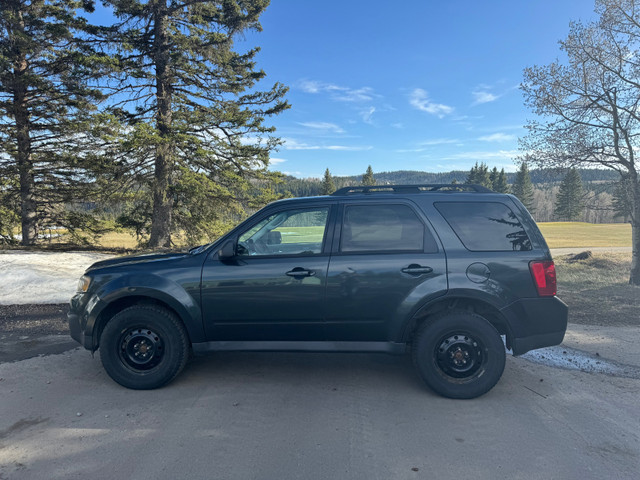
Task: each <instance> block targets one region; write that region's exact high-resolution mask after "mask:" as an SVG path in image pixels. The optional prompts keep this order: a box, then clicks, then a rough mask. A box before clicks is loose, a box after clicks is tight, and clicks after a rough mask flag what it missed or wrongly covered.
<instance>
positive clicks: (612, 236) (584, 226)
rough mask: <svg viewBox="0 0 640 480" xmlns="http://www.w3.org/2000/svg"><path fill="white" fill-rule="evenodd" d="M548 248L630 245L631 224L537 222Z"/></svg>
mask: <svg viewBox="0 0 640 480" xmlns="http://www.w3.org/2000/svg"><path fill="white" fill-rule="evenodd" d="M538 227H540V230H541V231H542V234H543V235H544V238H545V239H546V240H547V244H548V245H549V248H571V247H585V248H587V247H630V246H631V225H629V224H628V223H601V224H593V223H582V222H547V223H538Z"/></svg>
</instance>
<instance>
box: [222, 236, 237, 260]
mask: <svg viewBox="0 0 640 480" xmlns="http://www.w3.org/2000/svg"><path fill="white" fill-rule="evenodd" d="M235 256H236V243H235V242H234V241H233V240H227V241H226V242H224V244H223V245H222V247H221V248H220V250H218V258H219V259H220V260H228V259H229V258H233V257H235Z"/></svg>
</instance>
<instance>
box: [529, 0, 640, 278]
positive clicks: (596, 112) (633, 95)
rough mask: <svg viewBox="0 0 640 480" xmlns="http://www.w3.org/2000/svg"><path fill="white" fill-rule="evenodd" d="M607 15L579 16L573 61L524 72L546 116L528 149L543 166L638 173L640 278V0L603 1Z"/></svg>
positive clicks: (565, 44)
mask: <svg viewBox="0 0 640 480" xmlns="http://www.w3.org/2000/svg"><path fill="white" fill-rule="evenodd" d="M596 13H598V14H599V16H600V17H599V19H598V20H597V21H594V22H591V23H581V22H575V23H572V24H571V26H570V31H569V35H568V36H567V38H566V39H565V40H564V41H562V42H560V47H561V49H562V50H563V51H564V53H565V54H566V57H567V59H566V61H564V62H560V61H555V62H553V63H551V64H549V65H543V66H533V67H530V68H527V69H526V70H525V72H524V82H523V84H522V90H523V92H524V96H525V103H526V105H527V106H529V107H530V108H531V109H532V110H533V112H534V113H535V114H537V115H538V116H539V117H540V119H539V120H534V121H532V122H530V123H529V124H528V125H527V128H528V130H529V133H528V135H527V136H526V137H525V138H523V139H522V140H521V148H522V149H523V150H524V151H525V152H526V153H527V155H528V156H529V158H531V159H534V161H535V163H537V164H538V165H540V166H541V167H562V168H566V167H574V166H588V165H592V166H605V167H607V168H612V169H614V170H616V171H618V172H619V173H620V174H621V175H622V176H625V177H626V178H629V179H630V182H631V185H632V186H633V188H632V195H631V200H632V204H633V205H632V208H631V212H632V214H631V224H632V232H633V234H632V236H633V239H632V243H633V261H632V266H631V274H630V278H629V283H631V284H633V285H640V184H639V183H638V182H639V180H640V173H639V171H638V167H639V166H638V163H637V160H636V156H635V154H636V152H637V151H638V148H639V147H640V108H639V107H640V5H638V6H636V5H635V0H596Z"/></svg>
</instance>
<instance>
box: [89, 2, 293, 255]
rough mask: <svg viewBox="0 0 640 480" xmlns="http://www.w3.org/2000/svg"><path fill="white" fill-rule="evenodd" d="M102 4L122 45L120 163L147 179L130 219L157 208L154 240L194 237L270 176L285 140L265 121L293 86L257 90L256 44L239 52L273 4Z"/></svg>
mask: <svg viewBox="0 0 640 480" xmlns="http://www.w3.org/2000/svg"><path fill="white" fill-rule="evenodd" d="M104 3H105V4H106V5H110V6H112V7H113V13H114V15H115V17H116V18H117V22H116V24H115V25H113V26H112V27H108V28H103V29H101V30H100V33H101V34H102V36H103V39H104V40H105V41H106V42H107V44H108V45H110V47H109V48H111V49H112V51H113V50H115V54H114V57H113V67H114V72H115V73H114V74H113V75H112V77H111V78H112V83H111V84H110V86H111V87H112V88H113V90H112V91H113V92H114V93H115V94H117V95H116V96H114V97H113V99H114V100H113V102H114V104H113V107H114V112H115V113H117V114H119V115H120V118H121V119H123V120H125V121H126V124H125V125H124V126H123V128H122V130H121V134H122V133H126V138H125V139H124V140H123V141H122V142H121V144H120V157H119V159H118V161H119V163H120V164H121V165H122V167H123V171H124V172H126V173H127V174H128V175H131V176H134V177H135V179H136V181H137V182H139V183H140V184H141V185H142V187H143V189H142V190H141V192H142V194H141V195H140V196H138V197H136V199H134V201H133V202H132V204H131V208H130V209H129V211H128V212H125V213H126V214H125V216H124V217H125V218H124V219H125V220H126V218H127V214H131V213H133V212H135V211H136V210H139V209H140V208H147V209H148V210H149V211H151V223H150V225H146V226H145V228H146V229H148V230H149V232H150V234H149V246H151V247H158V246H169V245H170V244H171V235H172V233H175V232H179V231H185V232H188V233H189V234H190V235H193V236H194V237H193V238H194V239H195V238H197V235H199V234H206V233H207V232H208V231H210V229H211V225H212V224H213V223H215V222H219V221H221V217H220V214H221V212H222V210H224V209H229V208H231V209H232V210H234V209H236V210H237V209H239V208H241V206H240V203H238V202H237V200H238V199H239V197H245V196H246V195H247V194H248V192H250V191H251V188H250V183H249V179H251V178H265V177H266V176H267V175H268V173H267V170H266V167H267V165H268V162H269V152H270V151H272V150H273V149H274V148H275V147H277V146H278V145H279V144H280V143H281V142H280V140H279V139H278V138H275V137H273V136H272V133H273V131H274V128H272V127H268V126H265V125H264V121H265V118H266V117H269V116H272V115H276V114H278V113H280V112H282V111H283V110H285V109H286V108H288V107H289V105H288V104H287V103H286V101H284V100H283V97H284V94H285V93H286V91H287V88H286V87H284V86H283V85H281V84H279V83H276V84H275V85H273V86H272V87H271V88H270V89H269V90H267V91H260V90H257V89H256V83H257V82H258V81H260V80H261V79H263V78H264V77H265V75H266V74H265V73H264V72H263V71H261V70H256V68H255V67H256V65H255V56H256V54H257V52H258V51H259V49H258V48H253V49H250V50H248V51H245V52H238V51H235V50H234V39H236V38H238V37H240V36H241V35H242V34H243V32H246V31H248V30H255V31H260V30H261V25H260V23H259V16H260V15H261V14H262V12H263V11H264V9H265V8H266V7H267V5H268V3H269V2H268V0H225V1H224V2H220V1H216V0H173V1H171V2H166V1H164V0H159V1H157V0H156V1H144V0H104ZM122 94H127V95H128V96H127V97H126V98H122V96H121V95H122ZM231 204H234V205H235V207H232V206H231Z"/></svg>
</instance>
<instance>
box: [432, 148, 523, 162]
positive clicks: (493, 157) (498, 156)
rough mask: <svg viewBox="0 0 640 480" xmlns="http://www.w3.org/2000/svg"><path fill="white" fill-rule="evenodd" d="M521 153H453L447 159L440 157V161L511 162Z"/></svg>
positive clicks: (505, 151)
mask: <svg viewBox="0 0 640 480" xmlns="http://www.w3.org/2000/svg"><path fill="white" fill-rule="evenodd" d="M521 153H522V152H520V151H519V150H495V151H489V152H487V151H484V152H478V151H475V152H460V153H454V154H453V155H449V156H447V157H442V158H441V159H442V160H474V161H481V162H482V161H484V162H486V161H494V162H495V161H507V160H508V161H512V160H513V159H514V158H516V157H517V156H518V155H520V154H521Z"/></svg>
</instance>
